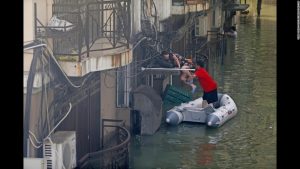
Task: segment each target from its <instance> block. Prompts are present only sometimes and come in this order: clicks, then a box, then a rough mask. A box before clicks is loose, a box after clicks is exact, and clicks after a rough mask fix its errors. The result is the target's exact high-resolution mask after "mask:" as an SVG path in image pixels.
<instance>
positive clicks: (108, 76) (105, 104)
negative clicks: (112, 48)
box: [101, 69, 116, 119]
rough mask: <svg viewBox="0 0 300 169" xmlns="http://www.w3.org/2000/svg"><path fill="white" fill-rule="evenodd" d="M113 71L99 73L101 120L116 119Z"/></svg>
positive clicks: (114, 77) (114, 75)
mask: <svg viewBox="0 0 300 169" xmlns="http://www.w3.org/2000/svg"><path fill="white" fill-rule="evenodd" d="M115 71H116V70H115V69H113V70H110V71H102V72H101V118H108V119H115V118H116V73H115Z"/></svg>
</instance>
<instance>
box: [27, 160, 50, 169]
mask: <svg viewBox="0 0 300 169" xmlns="http://www.w3.org/2000/svg"><path fill="white" fill-rule="evenodd" d="M23 164H24V167H23V169H44V166H45V165H44V158H27V157H25V158H24V159H23Z"/></svg>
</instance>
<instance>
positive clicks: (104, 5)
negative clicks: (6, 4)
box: [34, 0, 130, 61]
mask: <svg viewBox="0 0 300 169" xmlns="http://www.w3.org/2000/svg"><path fill="white" fill-rule="evenodd" d="M62 2H63V1H55V2H54V4H53V5H52V13H53V16H56V17H57V18H58V19H60V20H65V21H67V22H70V23H71V24H72V25H71V26H72V27H73V28H72V29H70V30H69V28H70V27H71V26H67V25H60V26H48V25H43V24H42V23H41V22H40V20H39V19H38V17H37V10H36V5H35V9H34V17H35V22H34V24H35V35H36V38H53V53H54V55H55V56H56V57H58V56H77V57H78V59H77V60H78V61H81V59H82V57H83V56H87V57H89V55H90V52H94V51H103V50H111V49H115V48H119V47H124V46H126V47H127V48H128V47H129V38H130V37H129V36H130V0H118V1H117V0H109V1H99V2H95V1H93V0H86V1H85V2H81V3H79V2H78V1H66V2H63V3H62ZM99 39H102V40H99ZM105 39H106V40H105ZM97 40H99V43H107V44H106V45H98V46H93V45H94V44H95V42H96V41H97ZM108 44H109V45H108ZM92 47H93V48H92Z"/></svg>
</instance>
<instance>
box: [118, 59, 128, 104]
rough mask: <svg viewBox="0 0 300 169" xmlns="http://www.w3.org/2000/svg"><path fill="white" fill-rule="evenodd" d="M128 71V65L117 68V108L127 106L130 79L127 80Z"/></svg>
mask: <svg viewBox="0 0 300 169" xmlns="http://www.w3.org/2000/svg"><path fill="white" fill-rule="evenodd" d="M129 71H130V66H129V65H127V66H123V67H119V68H117V87H116V90H117V91H116V93H117V105H116V106H117V107H128V106H129V91H130V79H129V78H127V77H128V75H129Z"/></svg>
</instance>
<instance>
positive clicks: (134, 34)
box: [23, 0, 238, 163]
mask: <svg viewBox="0 0 300 169" xmlns="http://www.w3.org/2000/svg"><path fill="white" fill-rule="evenodd" d="M235 3H236V4H238V3H237V2H234V1H229V0H228V1H217V0H117V1H113V0H54V1H52V0H24V48H26V50H25V51H24V105H25V106H24V140H23V141H24V157H35V158H37V157H39V158H42V157H43V151H42V147H41V145H42V144H40V143H39V144H38V145H40V146H36V145H35V144H34V143H33V142H34V140H33V138H35V137H36V140H37V141H36V143H38V142H41V141H42V140H43V139H45V138H47V136H48V135H49V133H50V131H51V130H53V131H64V130H67V131H76V151H77V153H76V160H77V161H78V163H79V161H84V160H86V159H88V158H90V156H87V155H89V154H91V153H93V152H98V151H101V150H103V149H104V148H106V147H108V146H109V145H111V144H112V143H113V142H114V141H113V140H115V137H114V136H115V135H114V133H115V131H116V130H115V129H111V128H105V129H104V121H106V122H107V121H109V120H107V119H113V120H125V123H124V125H125V127H126V128H127V129H128V130H130V129H132V128H134V127H135V126H134V125H135V124H134V123H133V121H132V112H133V111H134V105H133V99H134V98H133V97H132V96H133V94H132V92H133V91H134V89H136V88H138V87H139V86H140V85H148V86H151V87H153V88H154V89H155V91H156V94H155V96H153V97H151V98H156V97H157V96H161V94H162V92H163V91H164V88H165V86H166V85H167V84H169V83H173V77H172V76H173V75H172V73H166V72H161V73H159V74H158V73H145V72H143V71H142V70H141V67H147V65H148V64H149V62H151V60H152V59H153V58H155V57H158V56H159V54H160V52H161V51H163V50H167V51H172V52H176V53H179V54H181V55H183V56H193V57H197V56H200V55H209V54H210V53H209V54H208V50H209V49H213V50H215V48H216V47H215V46H214V44H216V43H219V42H220V37H222V36H221V34H220V33H222V31H223V28H224V25H225V23H227V22H228V24H229V25H230V24H234V22H232V20H233V16H234V15H232V11H236V9H235V8H234V7H232V4H235ZM228 13H229V14H228ZM228 20H230V21H231V22H229V21H228ZM30 42H35V43H34V44H31V46H35V47H30V46H28V44H29V43H30ZM41 44H43V45H42V47H41V46H40V47H37V46H38V45H41ZM30 48H31V49H30ZM175 74H176V73H175ZM151 98H150V97H149V99H151ZM70 103H71V104H70ZM159 104H162V101H161V100H160V102H157V103H155V105H159ZM69 105H71V106H69ZM141 109H142V108H141ZM160 110H161V109H160ZM140 111H143V110H140ZM66 112H68V113H66ZM159 113H160V115H158V116H157V117H159V118H161V114H162V112H159ZM159 118H156V119H158V120H159ZM156 124H157V123H156ZM54 129H55V130H54ZM50 134H52V133H50ZM127 137H129V136H127ZM123 141H124V140H123ZM110 143H111V144H110ZM116 144H117V143H116ZM34 147H38V148H34ZM124 152H126V151H124ZM98 155H99V154H98ZM82 163H84V162H82Z"/></svg>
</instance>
